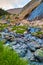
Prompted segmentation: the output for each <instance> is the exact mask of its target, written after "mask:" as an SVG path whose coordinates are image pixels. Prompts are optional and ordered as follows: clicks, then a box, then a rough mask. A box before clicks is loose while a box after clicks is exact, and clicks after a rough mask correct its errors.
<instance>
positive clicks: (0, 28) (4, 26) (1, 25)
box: [0, 24, 8, 31]
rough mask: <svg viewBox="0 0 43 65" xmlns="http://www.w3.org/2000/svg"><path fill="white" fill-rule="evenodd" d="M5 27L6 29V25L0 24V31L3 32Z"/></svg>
mask: <svg viewBox="0 0 43 65" xmlns="http://www.w3.org/2000/svg"><path fill="white" fill-rule="evenodd" d="M7 27H8V24H0V31H3V30H4V29H5V28H7Z"/></svg>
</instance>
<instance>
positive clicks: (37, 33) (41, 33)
mask: <svg viewBox="0 0 43 65" xmlns="http://www.w3.org/2000/svg"><path fill="white" fill-rule="evenodd" d="M32 35H34V36H40V35H43V32H42V31H39V32H35V33H32Z"/></svg>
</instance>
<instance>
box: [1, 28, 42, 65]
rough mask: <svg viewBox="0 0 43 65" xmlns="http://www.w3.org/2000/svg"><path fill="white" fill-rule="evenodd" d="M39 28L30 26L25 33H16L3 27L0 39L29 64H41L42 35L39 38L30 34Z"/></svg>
mask: <svg viewBox="0 0 43 65" xmlns="http://www.w3.org/2000/svg"><path fill="white" fill-rule="evenodd" d="M40 30H41V29H40V28H33V27H30V28H28V30H27V32H26V33H24V34H17V33H14V32H11V31H10V32H9V31H8V29H5V30H4V31H2V32H0V40H3V41H4V42H5V45H9V46H10V47H11V48H12V49H14V50H15V51H16V52H17V53H18V54H19V56H20V57H22V58H24V59H27V60H28V61H29V62H30V65H43V35H42V37H41V38H40V37H38V36H34V35H32V33H34V32H39V31H40Z"/></svg>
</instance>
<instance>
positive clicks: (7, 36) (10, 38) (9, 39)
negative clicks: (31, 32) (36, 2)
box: [5, 35, 14, 42]
mask: <svg viewBox="0 0 43 65" xmlns="http://www.w3.org/2000/svg"><path fill="white" fill-rule="evenodd" d="M5 39H6V40H7V41H10V42H12V41H14V36H10V35H5Z"/></svg>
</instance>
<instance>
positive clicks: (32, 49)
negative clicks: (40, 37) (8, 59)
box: [27, 41, 40, 52]
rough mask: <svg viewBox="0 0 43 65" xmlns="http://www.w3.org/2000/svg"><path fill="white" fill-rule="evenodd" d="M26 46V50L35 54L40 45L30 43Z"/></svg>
mask: <svg viewBox="0 0 43 65" xmlns="http://www.w3.org/2000/svg"><path fill="white" fill-rule="evenodd" d="M27 45H28V48H29V49H30V50H31V51H32V52H35V51H36V50H37V49H39V48H40V44H38V43H36V42H34V41H33V42H30V43H29V44H27Z"/></svg>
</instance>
